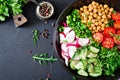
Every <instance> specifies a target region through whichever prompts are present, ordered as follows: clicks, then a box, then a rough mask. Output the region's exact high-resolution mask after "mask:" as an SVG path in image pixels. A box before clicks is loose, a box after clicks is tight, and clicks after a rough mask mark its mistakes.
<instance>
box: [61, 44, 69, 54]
mask: <svg viewBox="0 0 120 80" xmlns="http://www.w3.org/2000/svg"><path fill="white" fill-rule="evenodd" d="M66 45H67V44H66V43H62V44H61V49H62V51H64V52H68V49H67V46H66Z"/></svg>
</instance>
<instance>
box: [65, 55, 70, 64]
mask: <svg viewBox="0 0 120 80" xmlns="http://www.w3.org/2000/svg"><path fill="white" fill-rule="evenodd" d="M68 62H69V59H68V57H65V64H66V66H68Z"/></svg>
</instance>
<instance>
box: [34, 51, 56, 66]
mask: <svg viewBox="0 0 120 80" xmlns="http://www.w3.org/2000/svg"><path fill="white" fill-rule="evenodd" d="M33 59H34V61H35V62H38V63H39V64H43V63H44V64H47V63H48V62H55V61H57V58H54V57H53V56H51V57H48V54H46V53H44V54H35V55H34V56H33Z"/></svg>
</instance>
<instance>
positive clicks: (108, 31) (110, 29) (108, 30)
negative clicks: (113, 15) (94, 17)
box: [103, 27, 116, 37]
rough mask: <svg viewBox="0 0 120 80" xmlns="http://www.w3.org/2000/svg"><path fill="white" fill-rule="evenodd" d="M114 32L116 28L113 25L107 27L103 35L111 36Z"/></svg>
mask: <svg viewBox="0 0 120 80" xmlns="http://www.w3.org/2000/svg"><path fill="white" fill-rule="evenodd" d="M115 33H116V30H115V28H114V27H107V28H105V29H104V31H103V35H104V37H112V35H111V34H115Z"/></svg>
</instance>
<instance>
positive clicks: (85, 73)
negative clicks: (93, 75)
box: [78, 69, 88, 76]
mask: <svg viewBox="0 0 120 80" xmlns="http://www.w3.org/2000/svg"><path fill="white" fill-rule="evenodd" d="M78 74H79V75H81V76H88V73H87V72H86V71H84V70H83V69H80V70H78Z"/></svg>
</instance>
